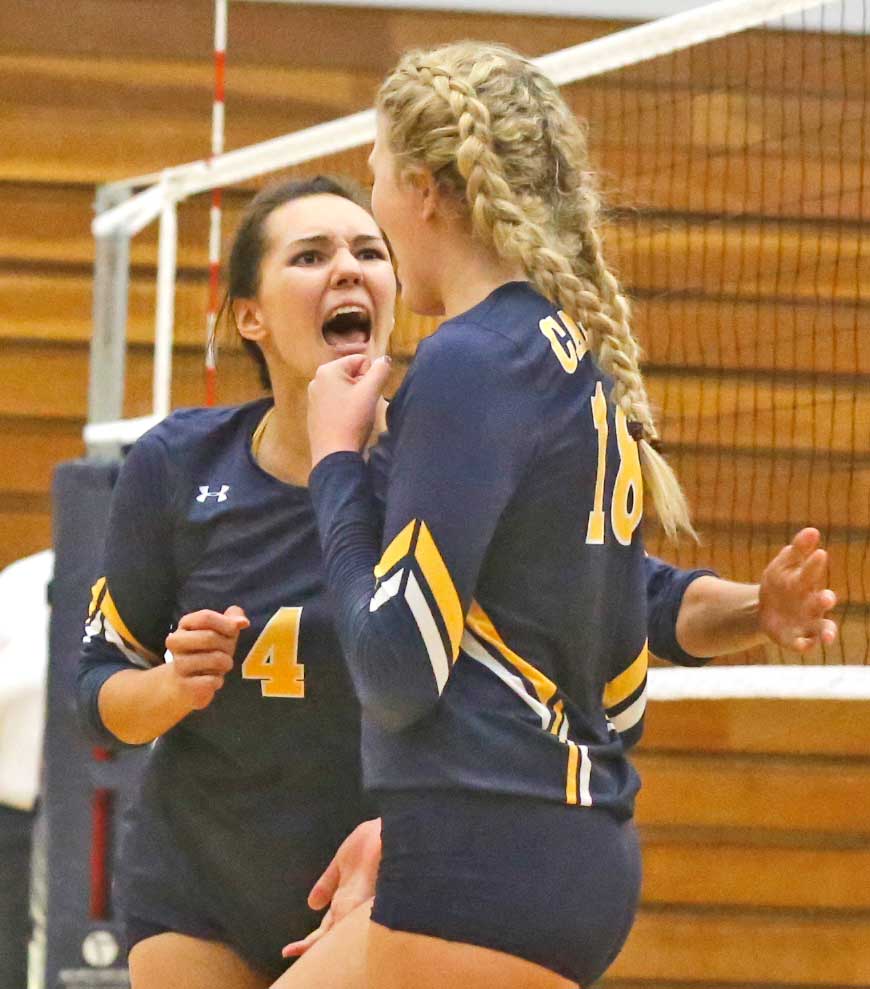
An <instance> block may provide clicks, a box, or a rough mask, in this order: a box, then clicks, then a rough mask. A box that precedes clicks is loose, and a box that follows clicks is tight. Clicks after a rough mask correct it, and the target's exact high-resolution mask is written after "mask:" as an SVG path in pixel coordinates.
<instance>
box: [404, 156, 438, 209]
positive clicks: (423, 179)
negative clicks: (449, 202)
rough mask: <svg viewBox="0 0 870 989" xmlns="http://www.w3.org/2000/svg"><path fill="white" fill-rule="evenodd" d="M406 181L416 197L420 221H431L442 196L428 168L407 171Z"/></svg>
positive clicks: (418, 167)
mask: <svg viewBox="0 0 870 989" xmlns="http://www.w3.org/2000/svg"><path fill="white" fill-rule="evenodd" d="M406 181H407V182H408V183H409V184H410V186H411V188H412V189H413V190H414V193H415V195H416V202H417V206H418V208H419V211H420V219H422V220H431V219H432V217H433V216H435V213H436V212H437V210H438V206H439V204H440V202H441V196H442V193H441V189H440V187H439V185H438V183H437V181H436V180H435V176H434V175H433V174H432V173H431V172H430V171H429V169H428V168H422V167H420V166H417V167H414V168H409V169H408V171H407V173H406Z"/></svg>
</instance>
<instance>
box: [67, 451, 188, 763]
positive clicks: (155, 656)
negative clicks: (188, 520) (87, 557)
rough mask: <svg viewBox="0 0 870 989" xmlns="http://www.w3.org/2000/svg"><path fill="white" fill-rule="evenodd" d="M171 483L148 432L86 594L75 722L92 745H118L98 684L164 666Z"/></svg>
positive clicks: (124, 476) (129, 468) (124, 480)
mask: <svg viewBox="0 0 870 989" xmlns="http://www.w3.org/2000/svg"><path fill="white" fill-rule="evenodd" d="M170 492H171V483H170V476H169V469H168V459H167V454H166V451H165V449H164V447H163V445H162V444H161V443H160V442H159V441H158V440H157V439H156V438H154V437H153V436H151V435H146V436H145V437H143V438H142V439H141V440H140V441H139V442H138V443H136V444H135V445H134V447H133V448H132V450H131V451H130V453H129V454H128V456H127V459H126V460H125V462H124V465H123V467H122V469H121V472H120V475H119V477H118V481H117V484H116V485H115V490H114V492H113V495H112V504H111V508H110V511H109V520H108V525H107V529H106V541H105V548H104V552H103V566H102V575H101V576H100V578H99V579H98V580H97V582H96V583H95V584H94V586H93V588H92V591H91V603H90V606H89V608H88V615H87V619H86V622H85V634H84V638H83V640H82V641H83V649H82V655H81V658H80V661H79V668H78V675H77V703H78V710H79V719H80V721H81V723H82V726H83V727H84V729H85V731H86V733H87V734H88V735H89V736H90V737H91V738H92V739H94V740H95V741H99V742H103V743H105V742H111V743H113V744H115V743H117V739H115V737H114V736H113V735H112V734H111V733H110V732H109V731H108V730H107V729H106V727H105V725H104V724H103V721H102V718H101V717H100V713H99V707H98V703H97V701H98V697H99V693H100V689H101V688H102V686H103V684H104V683H105V682H106V681H107V680H108V679H109V677H111V676H113V675H114V674H115V673H117V672H119V671H120V670H127V669H147V668H149V667H151V666H155V665H157V664H158V663H160V662H162V661H163V652H164V648H163V640H164V639H165V637H166V634H167V632H168V631H169V628H170V623H171V621H172V608H173V599H174V594H173V588H174V569H173V552H172V521H171V512H170V502H171V493H170Z"/></svg>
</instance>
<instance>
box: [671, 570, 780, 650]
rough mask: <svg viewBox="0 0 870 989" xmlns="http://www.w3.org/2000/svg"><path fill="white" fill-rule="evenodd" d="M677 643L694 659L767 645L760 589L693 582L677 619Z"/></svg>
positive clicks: (711, 580)
mask: <svg viewBox="0 0 870 989" xmlns="http://www.w3.org/2000/svg"><path fill="white" fill-rule="evenodd" d="M677 641H678V642H679V644H680V646H682V648H683V649H685V650H686V652H687V653H690V654H691V655H692V656H722V655H725V654H727V653H733V652H740V651H741V650H743V649H751V648H752V647H753V646H757V645H760V644H761V643H763V642H766V641H767V636H766V635H765V634H764V632H763V631H762V630H761V622H760V615H759V585H758V584H737V583H734V582H733V581H730V580H721V579H720V578H718V577H711V576H709V575H705V576H703V577H699V578H698V579H697V580H693V581H692V583H691V584H689V586H688V587H687V588H686V592H685V594H684V595H683V601H682V604H681V606H680V611H679V614H678V616H677Z"/></svg>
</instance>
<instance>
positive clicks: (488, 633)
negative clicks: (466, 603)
mask: <svg viewBox="0 0 870 989" xmlns="http://www.w3.org/2000/svg"><path fill="white" fill-rule="evenodd" d="M467 624H468V627H469V628H470V629H471V630H472V631H473V632H474V633H475V634H476V635H479V636H480V638H481V639H484V640H485V641H486V642H488V643H490V645H493V646H495V648H496V649H497V650H498V651H499V652H500V653H501V655H502V656H503V657H504V658H505V659H506V660H507V661H508V662H509V663H510V664H511V665H512V666H514V667H516V669H518V670H519V671H520V673H522V675H523V676H524V677H525V678H526V679H527V680H529V681H530V682H531V684H532V686H533V687H534V688H535V693H536V694H537V695H538V698H539V699H540V701H541V702H542V703H543V704H547V703H549V701H550V700H551V699H552V697H553V695H554V694H555V693H556V690H557V687H556V684H555V683H553V681H552V680H550V679H549V678H548V677H546V676H545V675H544V674H543V673H541V671H540V670H536V669H535V667H534V666H532V664H531V663H529V662H527V661H526V660H525V659H523V658H522V656H519V655H517V653H515V652H514V651H513V649H511V648H510V647H509V646H508V645H507V644H506V643H505V641H504V639H502V637H501V636H500V635H499V634H498V632H497V631H496V628H495V626H494V625H493V624H492V621H491V620H490V618H489V616H488V615H487V614H486V612H485V611H484V610H483V608H481V607H480V605H479V604H478V603H477V602H476V601H472V602H471V609H470V610H469V612H468V618H467Z"/></svg>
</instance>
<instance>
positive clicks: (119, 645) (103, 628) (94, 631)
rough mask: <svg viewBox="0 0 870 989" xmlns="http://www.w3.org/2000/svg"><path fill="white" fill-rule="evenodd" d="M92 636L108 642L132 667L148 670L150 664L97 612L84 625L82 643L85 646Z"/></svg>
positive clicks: (100, 612)
mask: <svg viewBox="0 0 870 989" xmlns="http://www.w3.org/2000/svg"><path fill="white" fill-rule="evenodd" d="M94 636H97V637H102V638H103V639H105V640H106V642H110V643H111V644H112V645H113V646H115V648H116V649H119V650H120V651H121V652H122V653H123V654H124V659H126V660H127V661H128V662H130V663H132V664H133V665H134V666H139V667H141V668H142V669H143V670H150V669H151V667H152V665H153V664H152V663H149V662H148V660H147V659H143V657H142V656H140V655H139V653H138V652H136V651H135V650H134V649H131V648H130V647H129V646H128V645H127V643H126V642H125V641H124V640H123V638H122V637H121V635H120V633H119V632H118V630H117V629H116V628H115V626H114V625H113V624H112V623H111V622H110V621H109V619H108V618H106V616H105V615H104V614H103V613H102V611H98V612H97V613H96V615H94V617H93V618H92V619H91V621H90V622H88V623H87V624H86V625H85V634H84V638H83V639H82V642H84V643H85V644H87V643H88V642H90V641H91V639H92V638H94Z"/></svg>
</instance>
